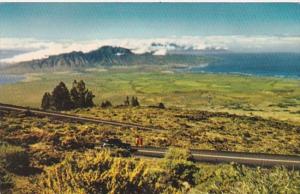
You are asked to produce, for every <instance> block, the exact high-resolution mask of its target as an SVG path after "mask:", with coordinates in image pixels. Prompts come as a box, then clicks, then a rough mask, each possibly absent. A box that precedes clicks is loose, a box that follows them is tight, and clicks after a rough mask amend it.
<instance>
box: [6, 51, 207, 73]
mask: <svg viewBox="0 0 300 194" xmlns="http://www.w3.org/2000/svg"><path fill="white" fill-rule="evenodd" d="M208 60H209V59H208V58H207V57H203V56H195V55H177V54H172V55H171V54H169V55H154V54H153V53H143V54H135V53H133V52H132V51H131V50H130V49H127V48H122V47H112V46H103V47H101V48H99V49H97V50H93V51H90V52H87V53H83V52H81V51H73V52H70V53H63V54H59V55H52V56H49V57H48V58H44V59H38V60H32V61H25V62H20V63H17V64H14V65H11V66H9V67H6V68H5V69H3V72H10V73H24V72H41V71H61V70H76V69H84V68H91V67H111V66H130V65H182V64H185V65H200V64H202V63H205V62H207V61H208ZM1 71H2V70H1Z"/></svg>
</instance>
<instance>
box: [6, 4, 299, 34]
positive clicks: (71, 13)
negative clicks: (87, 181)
mask: <svg viewBox="0 0 300 194" xmlns="http://www.w3.org/2000/svg"><path fill="white" fill-rule="evenodd" d="M0 18H1V19H0V36H1V37H30V38H38V39H47V40H58V39H72V40H85V39H95V38H128V37H130V38H132V37H135V38H149V37H151V38H153V37H167V36H208V35H248V36H253V35H266V36H269V35H280V36H281V35H282V36H299V35H300V4H275V3H273V4H272V3H264V4H257V3H256V4H253V3H251V4H249V3H248V4H246V3H242V4H228V3H227V4H220V3H213V4H207V3H206V4H203V3H198V4H197V3H196V4H195V3H188V4H178V3H127V4H125V3H119V4H116V3H115V4H114V3H103V4H99V3H98V4H97V3H88V4H85V3H77V4H76V3H75V4H74V3H73V4H67V3H13V4H12V3H2V4H0Z"/></svg>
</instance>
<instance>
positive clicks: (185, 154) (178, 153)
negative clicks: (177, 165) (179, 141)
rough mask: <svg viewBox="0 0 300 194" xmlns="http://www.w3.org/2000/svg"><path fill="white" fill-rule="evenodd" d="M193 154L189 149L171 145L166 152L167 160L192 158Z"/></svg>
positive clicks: (187, 159)
mask: <svg viewBox="0 0 300 194" xmlns="http://www.w3.org/2000/svg"><path fill="white" fill-rule="evenodd" d="M192 158H193V156H192V154H191V152H190V151H189V150H188V149H182V148H176V147H170V148H169V149H168V151H167V152H166V154H165V159H167V160H185V161H190V160H192Z"/></svg>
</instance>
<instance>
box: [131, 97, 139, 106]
mask: <svg viewBox="0 0 300 194" xmlns="http://www.w3.org/2000/svg"><path fill="white" fill-rule="evenodd" d="M131 106H134V107H135V106H140V103H139V101H138V98H137V97H134V96H132V97H131Z"/></svg>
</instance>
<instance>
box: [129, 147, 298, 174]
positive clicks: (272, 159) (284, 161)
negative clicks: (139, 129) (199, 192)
mask: <svg viewBox="0 0 300 194" xmlns="http://www.w3.org/2000/svg"><path fill="white" fill-rule="evenodd" d="M134 149H136V150H137V152H136V153H135V154H136V155H138V156H139V155H141V156H148V157H157V158H162V157H163V156H164V154H165V152H166V150H167V148H151V147H148V148H146V147H145V148H141V147H134ZM191 153H192V156H193V160H194V161H195V162H208V163H230V162H236V163H240V164H245V165H250V166H264V167H273V166H281V165H282V166H286V167H287V168H290V169H300V156H293V155H277V154H262V153H244V152H225V151H212V150H195V149H192V150H191Z"/></svg>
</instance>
